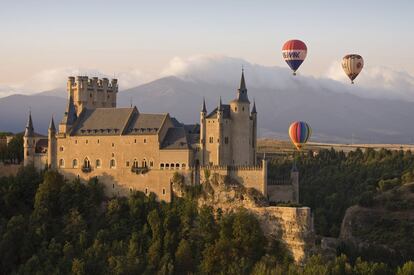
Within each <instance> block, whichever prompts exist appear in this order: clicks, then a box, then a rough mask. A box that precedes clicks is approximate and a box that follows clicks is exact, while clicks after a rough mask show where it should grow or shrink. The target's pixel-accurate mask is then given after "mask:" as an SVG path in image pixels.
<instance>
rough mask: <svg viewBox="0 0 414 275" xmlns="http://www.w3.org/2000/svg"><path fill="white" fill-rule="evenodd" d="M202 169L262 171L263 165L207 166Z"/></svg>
mask: <svg viewBox="0 0 414 275" xmlns="http://www.w3.org/2000/svg"><path fill="white" fill-rule="evenodd" d="M200 169H207V170H212V171H218V170H221V171H224V170H227V171H262V170H263V166H262V165H205V166H202V167H200Z"/></svg>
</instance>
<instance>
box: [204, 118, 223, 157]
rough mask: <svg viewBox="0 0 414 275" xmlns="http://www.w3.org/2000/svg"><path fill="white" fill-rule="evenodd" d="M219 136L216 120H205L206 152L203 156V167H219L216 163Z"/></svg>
mask: <svg viewBox="0 0 414 275" xmlns="http://www.w3.org/2000/svg"><path fill="white" fill-rule="evenodd" d="M219 136H220V135H219V131H218V122H217V119H215V118H208V119H206V151H205V155H204V158H205V159H204V165H209V164H213V165H219V163H217V146H218V139H219Z"/></svg>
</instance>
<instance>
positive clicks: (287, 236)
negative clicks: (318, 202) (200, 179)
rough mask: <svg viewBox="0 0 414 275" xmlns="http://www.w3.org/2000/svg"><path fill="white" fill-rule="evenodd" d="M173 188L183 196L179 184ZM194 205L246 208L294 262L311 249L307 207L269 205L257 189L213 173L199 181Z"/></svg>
mask: <svg viewBox="0 0 414 275" xmlns="http://www.w3.org/2000/svg"><path fill="white" fill-rule="evenodd" d="M173 188H174V191H175V192H176V193H178V195H183V192H184V191H183V189H182V186H181V187H180V185H179V184H174V187H173ZM198 204H199V205H200V206H202V205H208V206H211V207H213V208H214V209H215V210H219V209H220V210H221V211H222V212H231V211H235V210H237V209H239V208H245V209H247V210H248V211H250V212H251V213H253V214H254V215H255V216H256V217H257V219H258V221H259V222H260V225H261V227H262V230H263V232H264V234H265V236H266V237H267V238H270V239H276V240H279V241H281V242H282V243H284V244H285V246H286V248H287V249H288V250H289V251H290V252H291V254H292V256H293V258H294V260H295V261H296V262H297V263H302V262H303V261H304V260H305V259H306V258H307V256H308V255H309V254H310V252H311V251H312V250H313V247H314V232H313V218H312V214H311V210H310V208H309V207H287V206H286V207H282V206H269V205H268V203H267V200H266V199H265V198H264V197H263V196H262V195H261V193H260V192H258V191H256V190H255V189H252V188H245V187H243V186H242V185H240V184H238V183H237V182H236V181H233V180H231V179H229V178H228V177H222V176H219V175H217V174H213V175H212V176H211V177H209V179H208V180H207V181H205V182H204V183H203V184H202V192H201V195H200V196H199V198H198Z"/></svg>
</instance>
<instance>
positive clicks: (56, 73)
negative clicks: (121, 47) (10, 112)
mask: <svg viewBox="0 0 414 275" xmlns="http://www.w3.org/2000/svg"><path fill="white" fill-rule="evenodd" d="M76 75H88V76H91V77H92V76H98V77H107V78H114V77H116V78H118V80H119V81H118V83H119V86H120V88H121V89H128V88H131V87H135V86H137V85H140V84H143V83H146V82H148V81H150V80H153V78H152V77H151V76H150V75H147V74H145V73H143V72H141V71H140V70H138V69H131V70H130V71H124V72H118V73H117V74H116V75H110V74H107V73H105V72H102V71H99V70H96V69H87V68H80V69H79V68H55V69H49V70H43V71H40V72H38V73H36V74H35V75H33V76H32V77H30V78H29V79H26V80H25V81H23V82H22V83H14V84H9V85H1V84H0V97H4V96H8V95H11V94H16V93H19V94H33V93H39V92H43V91H48V90H52V89H56V88H62V89H64V88H65V86H66V80H67V78H68V76H76Z"/></svg>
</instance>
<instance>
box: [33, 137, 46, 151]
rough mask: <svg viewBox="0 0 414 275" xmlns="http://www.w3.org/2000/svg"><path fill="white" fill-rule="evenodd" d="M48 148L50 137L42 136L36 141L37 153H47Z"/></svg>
mask: <svg viewBox="0 0 414 275" xmlns="http://www.w3.org/2000/svg"><path fill="white" fill-rule="evenodd" d="M47 149H48V139H47V138H41V139H39V140H38V141H37V142H36V147H35V153H40V154H45V153H47Z"/></svg>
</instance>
